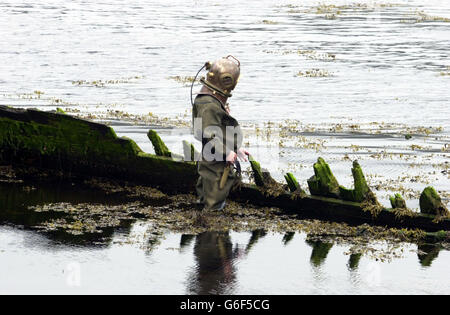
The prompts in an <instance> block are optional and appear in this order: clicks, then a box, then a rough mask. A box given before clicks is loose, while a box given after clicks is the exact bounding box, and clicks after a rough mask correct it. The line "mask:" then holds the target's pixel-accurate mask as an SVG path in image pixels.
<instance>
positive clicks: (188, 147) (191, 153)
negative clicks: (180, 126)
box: [183, 140, 200, 161]
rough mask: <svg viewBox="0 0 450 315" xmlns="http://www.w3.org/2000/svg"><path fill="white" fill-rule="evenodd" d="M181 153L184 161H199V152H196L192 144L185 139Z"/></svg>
mask: <svg viewBox="0 0 450 315" xmlns="http://www.w3.org/2000/svg"><path fill="white" fill-rule="evenodd" d="M183 154H184V160H185V161H199V160H200V152H198V151H197V150H196V149H195V147H194V145H193V144H192V143H190V142H188V141H186V140H183Z"/></svg>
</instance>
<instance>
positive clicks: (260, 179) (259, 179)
mask: <svg viewBox="0 0 450 315" xmlns="http://www.w3.org/2000/svg"><path fill="white" fill-rule="evenodd" d="M248 160H249V162H250V166H251V168H252V173H253V179H254V180H255V184H256V185H257V186H259V187H263V186H264V176H263V173H262V171H261V165H260V164H259V163H258V162H257V161H256V160H255V159H254V158H253V156H252V155H249V157H248Z"/></svg>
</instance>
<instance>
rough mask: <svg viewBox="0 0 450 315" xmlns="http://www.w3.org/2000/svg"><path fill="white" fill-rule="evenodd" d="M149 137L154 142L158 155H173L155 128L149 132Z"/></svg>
mask: <svg viewBox="0 0 450 315" xmlns="http://www.w3.org/2000/svg"><path fill="white" fill-rule="evenodd" d="M147 136H148V138H149V139H150V141H151V142H152V144H153V148H154V149H155V153H156V155H158V156H165V157H171V156H172V153H171V152H170V150H169V149H168V148H167V146H166V144H165V143H164V141H162V139H161V137H160V136H159V135H158V133H157V132H156V131H154V130H149V131H148V133H147Z"/></svg>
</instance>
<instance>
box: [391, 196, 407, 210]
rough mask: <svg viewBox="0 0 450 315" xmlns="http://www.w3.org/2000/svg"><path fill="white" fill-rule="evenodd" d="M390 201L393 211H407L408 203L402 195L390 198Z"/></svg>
mask: <svg viewBox="0 0 450 315" xmlns="http://www.w3.org/2000/svg"><path fill="white" fill-rule="evenodd" d="M389 201H390V202H391V206H392V208H393V209H406V201H405V199H403V197H402V195H400V194H395V195H394V196H389Z"/></svg>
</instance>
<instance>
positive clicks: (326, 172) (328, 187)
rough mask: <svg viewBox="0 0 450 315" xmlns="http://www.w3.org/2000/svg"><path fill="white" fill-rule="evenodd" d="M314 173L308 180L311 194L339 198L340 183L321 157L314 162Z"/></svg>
mask: <svg viewBox="0 0 450 315" xmlns="http://www.w3.org/2000/svg"><path fill="white" fill-rule="evenodd" d="M314 174H315V175H314V176H312V177H311V178H309V179H308V181H307V182H308V186H309V191H310V193H311V195H317V196H324V197H333V198H339V183H338V181H337V179H336V178H335V177H334V175H333V173H332V172H331V169H330V166H329V165H328V164H327V163H326V162H325V160H324V159H323V158H321V157H319V158H318V160H317V163H314Z"/></svg>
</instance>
